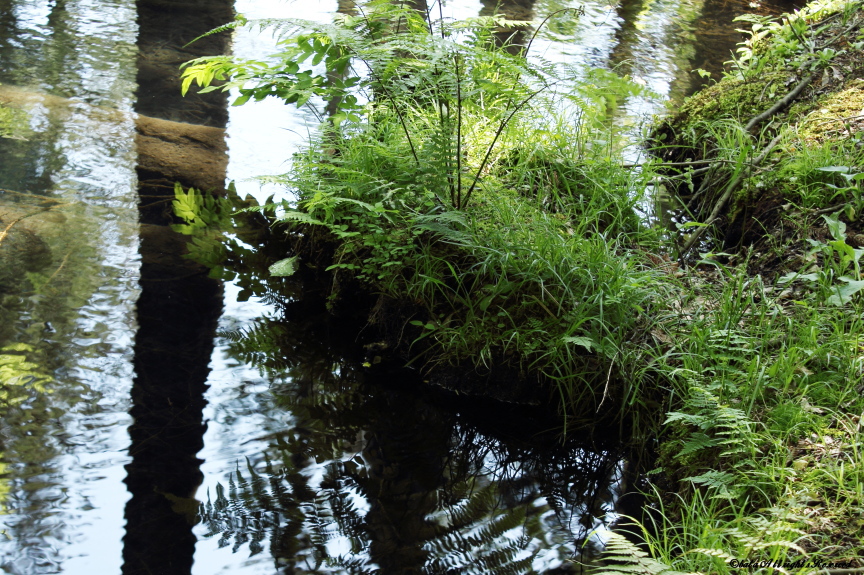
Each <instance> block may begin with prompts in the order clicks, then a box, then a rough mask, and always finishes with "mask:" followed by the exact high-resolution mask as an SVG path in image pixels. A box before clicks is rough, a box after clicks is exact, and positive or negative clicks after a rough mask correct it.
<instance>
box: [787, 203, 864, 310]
mask: <svg viewBox="0 0 864 575" xmlns="http://www.w3.org/2000/svg"><path fill="white" fill-rule="evenodd" d="M822 218H823V219H824V220H825V223H826V224H827V226H828V231H829V232H830V234H831V237H832V238H833V240H831V241H828V242H821V241H818V240H813V239H808V240H807V241H808V243H809V244H810V245H811V246H812V247H813V249H812V251H811V255H812V254H816V253H818V254H820V255H821V256H822V269H821V270H820V271H818V272H812V273H806V274H800V273H796V272H790V273H788V274H786V275H785V276H783V277H782V278H780V279H779V280H778V282H779V283H781V284H784V283H789V282H792V281H795V280H799V281H804V282H807V283H809V284H811V285H813V286H815V287H818V288H821V291H822V292H823V293H825V294H826V295H827V294H830V295H827V297H826V299H825V301H826V303H828V304H829V305H836V306H843V305H846V304H848V303H849V302H850V301H852V298H853V297H855V295H856V294H857V293H858V292H859V291H861V290H862V289H864V280H861V279H860V278H861V264H860V262H859V260H860V259H861V256H862V255H864V249H856V248H853V247H852V246H850V245H849V244H847V243H846V224H845V223H843V222H842V221H840V219H839V218H838V217H837V216H836V215H834V216H829V215H823V216H822ZM836 281H839V282H841V283H840V284H837V283H836Z"/></svg>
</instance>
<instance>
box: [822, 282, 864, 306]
mask: <svg viewBox="0 0 864 575" xmlns="http://www.w3.org/2000/svg"><path fill="white" fill-rule="evenodd" d="M840 279H841V280H843V281H845V282H848V283H847V284H846V285H843V286H835V287H834V288H833V291H835V292H836V293H835V294H834V295H832V296H831V297H829V298H828V300H827V303H828V304H830V305H836V306H841V305H845V304H847V303H849V302H850V301H852V297H853V296H854V295H855V294H856V293H858V292H859V291H861V290H862V289H864V281H857V280H851V279H849V278H846V277H841V278H840Z"/></svg>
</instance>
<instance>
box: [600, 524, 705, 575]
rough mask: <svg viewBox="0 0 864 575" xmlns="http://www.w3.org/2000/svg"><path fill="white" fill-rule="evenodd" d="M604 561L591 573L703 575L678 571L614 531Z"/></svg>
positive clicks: (603, 557)
mask: <svg viewBox="0 0 864 575" xmlns="http://www.w3.org/2000/svg"><path fill="white" fill-rule="evenodd" d="M602 561H603V563H605V565H604V566H603V567H598V568H596V570H593V571H591V575H619V574H621V573H630V574H631V575H702V574H701V573H684V572H682V571H676V570H675V569H674V568H673V567H672V566H671V565H667V564H665V563H662V562H660V561H657V560H656V559H652V558H651V557H650V556H649V555H648V554H647V553H646V552H644V551H643V550H642V549H640V548H639V547H638V546H636V545H634V544H633V543H631V542H630V541H628V540H627V538H626V537H624V536H623V535H620V534H618V533H615V532H614V531H613V532H610V533H609V540H608V542H607V543H606V550H605V551H604V552H603V555H602Z"/></svg>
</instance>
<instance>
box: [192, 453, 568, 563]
mask: <svg viewBox="0 0 864 575" xmlns="http://www.w3.org/2000/svg"><path fill="white" fill-rule="evenodd" d="M487 443H490V442H489V441H488V440H487ZM282 447H283V448H287V447H288V446H287V444H285V443H284V442H282ZM282 453H283V454H284V455H285V457H283V466H282V468H281V469H280V470H278V471H277V470H276V469H275V467H274V465H273V464H272V463H271V462H270V461H269V460H268V461H267V462H266V465H265V468H264V470H263V472H261V473H259V472H258V471H256V470H255V469H254V468H253V467H252V466H251V465H250V464H248V462H247V470H246V471H245V472H241V471H240V469H239V468H238V470H237V471H236V472H235V473H234V474H232V476H231V478H230V480H229V482H228V489H227V492H226V489H225V488H224V487H222V486H221V485H218V486H217V487H216V493H215V500H213V499H211V497H210V494H208V501H207V503H206V504H205V505H202V507H201V519H202V522H203V523H204V525H206V527H207V530H208V531H207V533H206V535H207V536H217V535H218V536H219V537H220V540H219V546H220V547H227V546H229V545H231V546H232V550H233V551H234V552H237V551H238V550H240V549H241V548H242V547H243V546H245V545H247V544H248V548H249V552H250V554H252V555H255V554H257V553H261V552H262V551H264V549H265V545H267V544H268V543H267V540H269V551H270V554H271V556H272V557H273V559H274V560H275V563H276V565H277V567H279V568H280V569H281V571H282V572H283V573H292V572H303V573H352V574H353V573H358V574H359V573H364V574H365V573H375V572H381V573H384V572H388V571H389V569H386V568H385V569H381V566H380V565H379V564H377V563H375V562H374V561H373V560H372V555H374V554H375V553H374V551H373V552H371V553H370V545H372V544H373V543H372V539H373V538H375V537H380V536H381V532H380V526H379V528H376V527H375V526H374V525H370V524H369V521H370V520H371V521H373V522H374V521H376V520H375V519H372V518H370V517H368V515H369V513H370V507H369V505H370V504H371V505H372V506H373V508H374V507H375V506H376V505H377V506H378V507H379V508H380V506H381V505H382V504H381V503H376V502H375V493H374V491H375V489H374V487H380V486H381V483H380V482H376V481H374V480H373V481H370V478H369V477H367V476H366V473H367V470H366V469H365V468H364V467H363V466H362V464H361V465H358V464H357V461H354V460H350V461H347V462H340V461H336V462H331V463H330V464H329V465H327V466H326V468H325V473H324V476H323V477H322V478H321V479H320V484H319V488H318V490H317V492H314V491H313V490H312V489H311V488H310V486H309V483H310V474H309V473H308V469H307V470H306V472H304V473H301V472H300V471H299V470H298V469H297V468H296V467H295V466H294V465H293V463H292V462H291V457H290V456H289V455H288V454H289V453H291V451H290V448H289V449H285V450H284V451H282ZM487 456H488V453H487V454H485V455H484V459H485V460H486V461H492V460H493V459H494V458H490V457H487ZM450 463H451V464H452V463H454V462H453V461H451V462H450ZM583 464H584V463H583ZM457 467H460V466H457ZM508 469H509V471H508ZM451 471H457V469H456V468H453V469H452V470H451ZM485 471H486V472H487V473H488V472H489V469H488V468H487V469H486V470H485ZM497 471H498V474H497V477H495V475H496V474H492V475H488V474H487V475H483V474H481V475H479V476H478V475H476V474H473V475H472V474H469V475H467V476H465V475H461V474H459V475H460V476H461V479H456V478H453V476H451V481H446V480H445V485H444V486H442V487H443V488H442V489H440V490H439V491H438V492H437V493H433V494H431V495H430V496H431V499H429V498H428V497H429V496H427V495H424V494H416V496H418V497H421V498H423V499H426V500H428V501H430V502H432V509H431V511H430V512H429V513H427V514H426V515H425V517H418V518H417V519H418V520H419V521H421V522H422V524H423V525H425V527H424V528H422V529H421V530H420V531H418V532H417V534H418V535H420V538H419V540H415V541H414V543H416V544H417V548H416V549H415V551H416V554H419V556H421V557H423V559H422V561H421V564H422V568H421V569H422V572H423V573H428V574H430V575H448V574H452V575H456V574H471V573H476V574H486V573H489V574H498V573H500V574H511V573H512V574H519V573H535V572H538V570H537V567H538V566H539V565H546V566H554V565H558V566H560V565H562V564H566V563H567V560H568V559H569V558H570V557H571V556H572V554H573V552H574V550H575V546H574V542H573V535H572V532H571V531H569V529H568V528H567V527H568V522H567V521H566V520H562V514H563V513H566V512H567V509H568V507H567V504H566V498H567V497H566V495H565V494H563V493H562V494H558V495H555V494H553V493H552V492H551V491H548V492H547V495H546V496H545V497H546V499H547V501H551V500H554V501H557V503H556V504H548V505H544V504H543V497H544V496H543V495H542V494H541V490H539V489H538V487H537V484H536V483H534V484H533V486H529V483H530V481H529V480H527V479H526V478H525V477H523V474H524V473H525V469H522V470H519V469H517V468H516V467H513V466H507V465H503V464H499V465H498V466H497ZM447 475H449V473H447ZM529 475H530V474H529ZM520 482H521V483H522V486H521V492H520V493H519V494H516V491H517V487H518V486H519V484H520ZM571 488H572V486H571ZM395 490H396V491H397V492H398V491H400V488H399V487H398V486H397V487H395ZM384 506H385V507H387V504H384ZM421 507H423V504H421ZM556 508H557V509H556ZM577 508H578V506H577ZM391 511H392V509H391ZM569 513H570V514H572V513H573V511H572V510H571V511H569ZM373 514H374V513H373ZM370 529H371V530H370ZM409 539H410V538H409ZM380 544H381V542H380V541H379V542H378V545H380ZM394 544H396V545H399V543H398V542H395V543H394ZM401 553H402V554H404V553H405V551H402V552H401ZM418 567H419V566H418ZM417 572H420V571H417ZM539 572H544V570H543V569H541V570H540V571H539Z"/></svg>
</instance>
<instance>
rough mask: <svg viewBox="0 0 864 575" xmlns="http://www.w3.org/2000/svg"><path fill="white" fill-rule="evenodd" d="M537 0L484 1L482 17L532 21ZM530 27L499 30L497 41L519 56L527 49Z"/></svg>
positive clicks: (496, 34) (481, 11) (497, 30)
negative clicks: (496, 15)
mask: <svg viewBox="0 0 864 575" xmlns="http://www.w3.org/2000/svg"><path fill="white" fill-rule="evenodd" d="M534 2H535V0H482V3H483V8H482V9H481V10H480V16H494V15H495V14H501V15H502V16H504V17H506V18H507V19H508V20H519V21H531V20H533V18H534ZM530 31H531V27H530V26H516V27H512V28H498V29H496V31H495V41H496V42H497V44H498V45H499V46H506V47H507V51H508V52H510V53H511V54H518V53H519V52H520V51H522V50H524V49H525V44H526V43H527V37H528V33H529V32H530Z"/></svg>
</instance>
